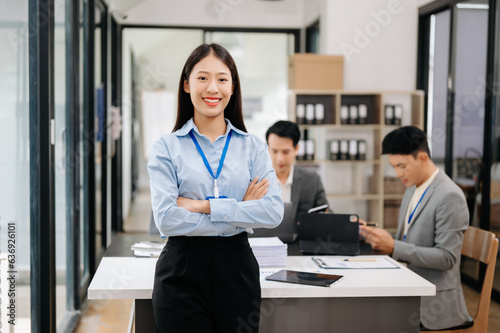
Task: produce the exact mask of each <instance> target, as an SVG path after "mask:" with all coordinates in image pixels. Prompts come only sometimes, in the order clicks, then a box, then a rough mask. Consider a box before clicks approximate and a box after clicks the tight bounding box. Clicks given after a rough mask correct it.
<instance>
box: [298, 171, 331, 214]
mask: <svg viewBox="0 0 500 333" xmlns="http://www.w3.org/2000/svg"><path fill="white" fill-rule="evenodd" d="M291 200H292V203H293V209H294V212H295V220H294V221H295V222H297V221H298V216H299V214H300V213H303V212H306V213H307V211H308V210H309V209H311V208H314V207H317V206H321V205H324V204H328V201H327V200H326V196H325V190H324V188H323V183H322V182H321V178H320V177H319V175H318V174H317V173H316V172H313V171H309V170H306V169H303V168H301V167H299V166H297V165H294V167H293V181H292V195H291Z"/></svg>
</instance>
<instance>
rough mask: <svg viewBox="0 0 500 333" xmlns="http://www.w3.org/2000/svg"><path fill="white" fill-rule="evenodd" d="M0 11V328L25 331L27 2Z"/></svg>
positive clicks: (22, 0) (27, 255) (28, 294)
mask: <svg viewBox="0 0 500 333" xmlns="http://www.w3.org/2000/svg"><path fill="white" fill-rule="evenodd" d="M1 6H2V11H1V13H0V50H1V52H0V78H1V80H0V101H2V106H1V107H0V156H1V157H0V258H1V260H0V281H1V283H2V285H1V295H0V297H1V299H2V304H6V303H7V302H8V301H9V296H8V290H9V288H6V286H5V285H4V284H6V283H7V282H8V280H7V275H6V274H7V270H10V269H11V267H8V266H7V261H6V260H5V256H6V254H7V245H8V243H7V240H8V238H7V237H9V239H12V238H13V237H15V243H16V248H15V253H14V254H15V267H14V270H15V271H17V273H16V274H15V276H16V280H15V293H16V295H15V302H16V321H15V326H13V325H9V323H8V322H7V320H8V317H7V316H6V314H7V312H6V307H5V306H4V305H2V309H1V316H0V323H1V325H2V326H1V327H2V331H6V332H7V331H9V332H19V333H21V332H30V331H31V319H30V318H31V313H30V297H31V286H30V251H31V249H30V209H29V202H30V174H29V155H30V153H29V137H30V134H29V91H28V90H29V84H28V82H29V76H28V75H29V73H28V68H29V67H28V42H29V38H28V30H29V29H28V27H29V26H28V1H27V0H20V1H2V4H1Z"/></svg>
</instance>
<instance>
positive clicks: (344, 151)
mask: <svg viewBox="0 0 500 333" xmlns="http://www.w3.org/2000/svg"><path fill="white" fill-rule="evenodd" d="M348 155H349V141H347V140H340V159H341V160H347V159H348Z"/></svg>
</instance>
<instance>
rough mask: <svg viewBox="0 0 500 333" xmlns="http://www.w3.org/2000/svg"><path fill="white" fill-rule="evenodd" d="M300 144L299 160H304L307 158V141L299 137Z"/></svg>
mask: <svg viewBox="0 0 500 333" xmlns="http://www.w3.org/2000/svg"><path fill="white" fill-rule="evenodd" d="M298 145H299V149H298V151H297V161H303V160H305V159H306V142H305V141H304V140H303V139H299V143H298Z"/></svg>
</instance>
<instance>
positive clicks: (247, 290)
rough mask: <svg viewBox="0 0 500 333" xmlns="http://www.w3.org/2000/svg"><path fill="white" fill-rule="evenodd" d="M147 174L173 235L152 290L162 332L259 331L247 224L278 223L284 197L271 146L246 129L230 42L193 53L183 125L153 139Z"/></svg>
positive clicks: (180, 116) (182, 96)
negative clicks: (279, 185) (226, 47)
mask: <svg viewBox="0 0 500 333" xmlns="http://www.w3.org/2000/svg"><path fill="white" fill-rule="evenodd" d="M148 170H149V174H150V179H151V198H152V205H153V214H154V219H155V223H156V226H157V227H158V229H159V231H160V233H161V234H162V235H163V236H168V242H167V244H166V246H165V248H164V249H163V251H162V253H161V255H160V258H159V259H158V263H157V265H156V273H155V280H154V288H153V310H154V315H155V324H156V328H157V331H158V332H174V333H178V332H204V333H210V332H221V333H223V332H239V331H245V332H250V331H249V329H251V332H258V325H259V313H260V282H259V267H258V264H257V262H256V260H255V257H254V255H253V252H252V250H251V248H250V246H249V244H248V239H247V230H248V231H250V232H251V228H258V227H264V228H273V227H275V226H277V225H278V224H279V223H280V221H281V219H282V217H283V203H282V201H281V196H280V190H279V187H278V185H277V183H276V174H275V172H274V170H273V168H272V163H271V159H270V157H269V153H268V150H267V147H266V145H265V144H264V142H262V141H261V140H259V139H258V138H256V137H255V136H253V135H250V134H248V133H247V132H246V129H245V125H244V123H243V115H242V109H241V90H240V82H239V77H238V71H237V69H236V65H235V63H234V60H233V58H232V57H231V55H230V54H229V53H228V51H227V50H226V49H224V48H223V47H222V46H220V45H217V44H210V45H208V44H203V45H200V46H199V47H197V48H196V49H195V50H194V51H193V52H192V53H191V55H190V56H189V57H188V59H187V61H186V64H185V65H184V68H183V70H182V75H181V79H180V83H179V96H178V109H177V121H176V124H175V128H174V131H173V133H171V134H167V135H164V136H163V137H162V138H161V139H159V140H158V141H157V142H156V143H155V144H154V146H153V148H152V151H151V154H150V157H149V162H148ZM259 179H260V180H262V181H259Z"/></svg>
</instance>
